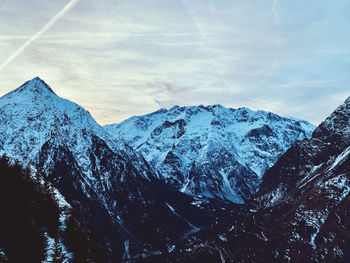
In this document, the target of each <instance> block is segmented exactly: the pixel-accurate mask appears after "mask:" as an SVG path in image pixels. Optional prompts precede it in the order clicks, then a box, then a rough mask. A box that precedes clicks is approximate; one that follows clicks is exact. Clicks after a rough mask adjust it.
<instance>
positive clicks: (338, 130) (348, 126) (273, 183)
mask: <svg viewBox="0 0 350 263" xmlns="http://www.w3.org/2000/svg"><path fill="white" fill-rule="evenodd" d="M349 135H350V99H347V100H346V101H345V103H344V104H343V105H341V106H339V107H338V108H337V109H336V110H335V111H334V113H332V114H331V115H330V116H329V117H328V118H327V119H326V120H325V121H324V122H323V123H321V124H320V126H319V127H317V128H316V130H315V131H314V132H313V135H312V137H311V138H310V139H304V140H303V141H302V142H301V143H299V144H297V145H295V146H293V147H292V148H291V149H289V150H288V151H287V152H286V153H285V154H284V155H282V156H281V158H280V159H279V160H278V161H277V163H276V164H275V165H274V166H273V167H272V168H271V169H269V170H268V171H267V172H266V173H265V175H264V178H263V183H262V184H261V188H260V190H259V192H258V193H257V194H256V195H255V196H254V200H252V201H250V202H248V203H247V204H245V205H244V206H241V207H240V208H238V209H237V211H236V213H235V214H234V216H232V217H228V218H225V219H222V221H221V222H219V223H217V224H216V225H215V226H213V227H212V228H211V229H206V230H203V231H201V232H198V233H196V234H195V235H193V236H191V237H189V238H188V240H187V242H184V246H183V247H182V248H178V250H176V251H174V252H173V253H172V254H169V255H167V256H163V258H162V260H163V261H165V262H170V261H171V260H173V261H174V260H178V259H181V261H182V262H201V259H202V258H203V257H212V259H213V260H212V262H221V260H226V262H347V260H348V259H349V256H350V249H349V248H350V231H349V229H350V220H349V211H350V210H349V209H350V198H349V196H350V195H349V192H350V170H349V168H350V155H349V154H350V139H349V138H350V136H349ZM155 260H158V259H155Z"/></svg>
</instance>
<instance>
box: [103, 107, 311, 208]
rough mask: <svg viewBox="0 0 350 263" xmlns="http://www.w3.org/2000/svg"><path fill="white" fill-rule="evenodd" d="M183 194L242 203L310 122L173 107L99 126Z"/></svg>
mask: <svg viewBox="0 0 350 263" xmlns="http://www.w3.org/2000/svg"><path fill="white" fill-rule="evenodd" d="M104 128H105V129H106V130H107V131H108V132H109V133H110V134H111V136H114V138H115V139H116V140H117V141H124V142H126V143H127V144H129V145H130V146H132V147H133V148H134V149H135V150H136V151H137V152H139V153H140V154H141V155H142V156H143V157H144V158H145V159H146V160H147V161H148V162H149V163H150V164H151V166H152V167H153V168H154V170H156V171H157V172H158V176H159V178H160V179H161V180H163V181H164V182H166V183H168V184H171V185H173V186H175V187H176V188H177V189H179V190H180V191H182V192H184V193H188V194H192V195H198V194H199V195H204V196H207V197H219V198H222V199H227V200H230V201H233V202H235V203H244V202H245V201H246V200H248V199H249V198H250V197H251V195H252V194H254V193H255V192H256V191H257V189H258V187H259V185H260V183H261V177H262V175H263V174H264V172H265V171H266V169H268V168H270V167H271V166H272V165H273V164H274V163H275V162H276V161H277V159H278V157H279V156H280V155H281V154H283V153H284V152H285V151H286V150H287V149H288V148H289V147H290V146H292V145H293V144H295V143H296V142H298V141H300V140H302V139H304V138H307V137H310V136H311V133H312V131H313V129H314V126H313V125H311V124H309V123H307V122H305V121H301V120H296V119H292V118H283V117H280V116H278V115H276V114H273V113H270V112H264V111H256V112H255V111H252V110H250V109H247V108H240V109H228V108H225V107H223V106H221V105H214V106H208V107H204V106H198V107H195V106H193V107H178V106H175V107H173V108H172V109H170V110H165V109H162V110H159V111H157V112H154V113H151V114H147V115H144V116H138V117H132V118H130V119H128V120H126V121H124V122H122V123H120V124H113V125H107V126H105V127H104Z"/></svg>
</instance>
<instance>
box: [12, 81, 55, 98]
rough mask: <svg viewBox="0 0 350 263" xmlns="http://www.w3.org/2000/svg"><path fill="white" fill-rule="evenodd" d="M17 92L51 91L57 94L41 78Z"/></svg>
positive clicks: (21, 87)
mask: <svg viewBox="0 0 350 263" xmlns="http://www.w3.org/2000/svg"><path fill="white" fill-rule="evenodd" d="M17 90H18V91H24V90H29V91H32V92H33V91H34V92H42V91H50V92H51V93H53V94H55V92H54V91H53V90H52V89H51V88H50V86H49V85H47V84H46V82H45V81H44V80H42V79H41V78H39V77H35V78H33V79H31V80H29V81H27V82H25V83H24V84H23V85H22V86H20V87H19V88H18V89H17ZM55 95H56V94H55Z"/></svg>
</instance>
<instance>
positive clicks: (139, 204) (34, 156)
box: [0, 78, 224, 262]
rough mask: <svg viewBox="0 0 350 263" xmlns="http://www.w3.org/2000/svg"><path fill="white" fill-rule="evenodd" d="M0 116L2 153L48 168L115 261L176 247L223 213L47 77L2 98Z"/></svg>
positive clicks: (49, 176) (42, 170) (40, 168)
mask: <svg viewBox="0 0 350 263" xmlns="http://www.w3.org/2000/svg"><path fill="white" fill-rule="evenodd" d="M0 123H1V125H0V153H5V154H6V155H8V156H11V157H12V158H16V159H19V160H20V161H21V163H22V164H24V165H25V166H26V165H32V166H34V167H35V168H36V169H37V170H38V171H39V172H40V173H42V174H45V176H46V178H47V179H48V180H49V181H51V182H52V183H53V185H54V187H56V188H57V189H58V190H59V192H60V193H61V194H62V195H63V196H64V198H65V200H66V201H67V202H68V203H69V204H70V205H71V206H72V207H73V208H74V209H75V210H76V211H77V213H78V214H79V217H80V219H81V221H82V223H83V224H84V227H85V229H86V230H87V231H89V232H90V233H92V235H93V238H94V239H95V240H97V242H98V243H99V245H100V246H101V249H105V251H106V252H105V254H106V255H107V257H108V259H109V261H110V262H120V261H129V258H130V257H137V256H141V255H143V256H144V255H147V254H149V253H161V252H162V251H168V247H171V246H173V243H174V242H175V241H176V240H177V241H178V240H180V239H181V238H182V237H183V236H184V235H186V233H191V232H192V231H194V229H200V228H202V227H203V226H205V225H208V224H210V223H211V222H213V220H215V217H216V216H218V215H219V214H220V213H219V212H217V211H215V209H212V208H209V206H211V205H212V204H213V207H215V205H217V203H218V202H216V203H215V202H214V203H212V202H209V201H208V202H204V203H203V205H199V207H197V205H192V202H194V201H195V200H194V199H193V198H191V197H189V196H187V195H185V194H182V193H180V192H177V191H175V190H173V189H172V188H171V187H170V186H168V185H166V184H164V183H162V182H160V181H159V180H158V179H156V178H155V176H154V175H153V174H154V173H153V171H152V169H151V168H150V166H149V165H148V163H147V162H146V161H145V160H144V159H143V158H142V157H141V156H140V155H139V154H137V153H136V152H135V151H134V150H132V149H131V148H130V147H128V146H127V145H124V144H123V143H122V142H118V141H115V140H110V139H109V137H110V135H109V134H108V133H107V132H106V131H105V130H104V129H103V128H102V127H101V126H100V125H98V124H97V123H96V121H95V120H94V119H93V118H92V117H91V115H90V114H89V113H88V112H87V111H86V110H84V109H83V108H82V107H80V106H78V105H77V104H75V103H73V102H70V101H68V100H65V99H62V98H60V97H58V96H57V95H56V94H55V93H54V92H53V91H52V89H51V88H50V87H49V86H48V85H47V84H46V83H45V82H44V81H43V80H41V79H39V78H35V79H32V80H30V81H28V82H26V83H24V84H23V85H22V86H21V87H19V88H17V89H16V90H14V91H12V92H10V93H8V94H6V95H5V96H3V97H1V98H0ZM169 205H170V206H171V207H172V208H173V209H174V211H176V213H174V211H172V210H170V209H169ZM204 207H208V208H204ZM210 209H211V210H212V211H213V213H210V214H209V211H210ZM223 212H224V211H223ZM223 212H221V214H222V213H223ZM169 222H171V223H169ZM196 231H197V230H196ZM125 244H127V246H126V245H125Z"/></svg>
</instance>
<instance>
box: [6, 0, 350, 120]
mask: <svg viewBox="0 0 350 263" xmlns="http://www.w3.org/2000/svg"><path fill="white" fill-rule="evenodd" d="M62 10H63V11H62ZM48 23H49V24H48ZM349 42H350V1H344V0H337V1H326V0H307V1H305V0H303V1H302V0H271V1H270V0H241V1H235V0H147V1H144V0H142V1H141V0H132V1H130V0H99V1H96V0H80V1H79V0H73V1H68V0H57V1H42V0H31V1H27V0H16V1H11V0H0V94H1V95H2V94H5V93H6V92H8V91H10V90H12V89H14V88H16V87H17V86H19V85H20V84H22V83H23V82H24V81H26V80H28V79H31V78H33V77H35V76H40V77H41V78H42V79H44V80H45V81H46V82H47V83H48V84H49V85H50V86H51V87H52V88H53V89H54V91H55V92H56V93H57V94H58V95H60V96H62V97H65V98H68V99H70V100H72V101H75V102H77V103H78V104H80V105H81V106H83V107H85V108H86V109H88V110H89V111H90V113H91V114H92V115H93V116H94V117H95V118H96V120H97V121H98V122H99V123H100V124H107V123H113V122H120V121H122V120H124V119H126V118H128V117H130V116H132V115H141V114H146V113H149V112H151V111H155V110H157V109H159V108H161V107H165V108H169V107H172V106H174V105H198V104H204V105H207V104H222V105H224V106H226V107H233V108H238V107H249V108H252V109H262V110H268V111H272V112H275V113H277V114H280V115H283V116H294V117H297V118H302V119H306V120H308V121H310V122H312V123H314V124H318V123H319V122H320V121H322V120H323V119H324V118H325V117H327V116H328V115H329V114H330V113H331V112H332V111H333V110H334V109H335V108H336V107H337V106H338V105H339V104H341V103H342V102H343V101H344V100H345V99H346V98H347V97H348V96H350V88H349V87H350V86H349V84H350V83H349V82H350V81H349V74H348V69H349V68H350V56H349V54H350V45H349Z"/></svg>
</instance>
